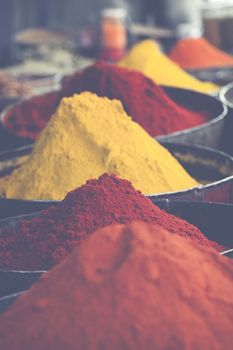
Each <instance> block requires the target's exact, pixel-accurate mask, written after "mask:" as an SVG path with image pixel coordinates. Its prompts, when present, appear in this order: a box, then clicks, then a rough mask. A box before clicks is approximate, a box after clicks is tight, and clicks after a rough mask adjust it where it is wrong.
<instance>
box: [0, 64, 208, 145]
mask: <svg viewBox="0 0 233 350" xmlns="http://www.w3.org/2000/svg"><path fill="white" fill-rule="evenodd" d="M84 91H90V92H93V93H96V94H97V95H99V96H100V97H108V98H110V99H118V100H120V101H121V102H122V104H123V107H124V109H125V111H126V112H127V114H129V115H130V116H131V117H132V118H133V120H135V121H136V122H137V123H139V124H140V125H141V126H142V127H143V128H144V129H145V130H146V131H147V132H148V133H149V134H150V135H151V136H158V135H163V134H168V133H172V132H175V131H179V130H184V129H187V128H191V127H194V126H198V125H200V124H203V123H205V122H207V121H208V119H209V118H210V115H209V114H208V113H207V112H206V111H205V110H203V112H202V113H200V112H197V111H192V110H188V109H186V108H184V107H182V106H180V105H178V104H177V103H175V102H174V101H173V100H172V99H171V98H170V97H169V96H168V95H167V94H166V93H165V91H164V90H163V89H162V88H161V87H160V86H159V85H156V84H155V83H154V82H153V81H152V80H151V79H149V78H147V77H146V76H144V75H143V74H142V73H139V72H137V71H131V70H128V69H126V68H122V67H118V66H115V65H110V64H107V63H103V62H98V63H96V64H95V65H93V66H90V67H88V68H86V69H85V70H84V71H83V72H82V73H80V72H77V73H76V74H74V75H73V76H69V77H65V78H64V79H63V82H62V90H61V91H60V92H55V93H51V94H47V95H44V96H38V97H36V98H33V99H32V100H31V101H30V100H29V101H25V102H23V103H22V104H21V105H19V106H17V107H15V108H14V109H13V110H11V111H10V112H8V113H7V114H6V117H5V120H4V124H5V126H6V127H7V129H8V130H9V131H11V132H12V133H14V134H16V135H18V136H21V137H27V138H31V139H37V138H38V136H39V133H40V131H41V130H42V129H43V128H44V127H45V125H46V123H47V122H48V120H49V119H50V117H51V116H52V114H53V113H54V112H55V110H56V108H57V106H58V104H59V102H60V100H61V99H62V98H63V97H69V96H72V95H74V94H75V93H81V92H84Z"/></svg>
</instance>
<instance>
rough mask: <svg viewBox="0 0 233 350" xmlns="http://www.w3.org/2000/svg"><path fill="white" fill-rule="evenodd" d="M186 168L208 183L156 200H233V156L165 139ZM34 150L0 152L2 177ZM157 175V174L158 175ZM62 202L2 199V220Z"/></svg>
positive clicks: (0, 200)
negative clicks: (169, 141)
mask: <svg viewBox="0 0 233 350" xmlns="http://www.w3.org/2000/svg"><path fill="white" fill-rule="evenodd" d="M163 146H164V147H166V148H167V149H168V150H169V151H170V152H171V153H172V154H173V155H174V157H175V158H176V159H177V160H178V161H179V162H180V163H181V164H182V165H183V167H184V168H185V169H186V170H187V171H188V173H190V174H191V175H192V176H193V177H194V178H196V179H197V180H198V181H199V182H203V180H204V182H205V183H208V184H207V185H200V186H198V187H195V188H193V189H188V190H184V191H179V192H169V193H162V194H151V195H148V197H149V198H150V199H152V200H154V199H164V198H169V199H173V200H189V201H204V202H220V203H233V158H232V157H231V156H229V155H227V154H225V153H223V152H220V151H216V150H213V149H209V148H204V147H196V146H189V145H182V144H172V143H167V142H164V143H163ZM31 150H32V146H25V147H22V148H19V149H16V150H12V151H7V152H2V153H0V177H3V176H7V175H9V174H10V173H11V172H12V171H13V170H14V169H15V168H17V167H18V166H20V165H21V164H22V163H23V162H24V161H25V157H27V156H28V155H29V154H30V152H31ZM155 176H156V174H155ZM56 203H58V201H49V200H47V201H44V200H21V199H19V198H16V199H5V198H1V199H0V219H1V218H6V217H10V216H15V215H22V214H28V213H32V212H35V211H41V210H44V209H47V208H48V207H49V206H51V205H54V204H56Z"/></svg>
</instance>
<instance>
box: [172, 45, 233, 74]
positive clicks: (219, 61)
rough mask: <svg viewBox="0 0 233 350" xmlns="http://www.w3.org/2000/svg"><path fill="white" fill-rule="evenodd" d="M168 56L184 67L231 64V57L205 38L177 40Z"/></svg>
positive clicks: (201, 67) (232, 60)
mask: <svg viewBox="0 0 233 350" xmlns="http://www.w3.org/2000/svg"><path fill="white" fill-rule="evenodd" d="M169 57H170V58H171V59H172V60H173V61H174V62H176V63H177V64H179V65H180V66H181V67H182V68H184V69H192V68H193V69H205V68H206V69H208V68H219V67H224V66H233V57H232V56H230V55H228V54H226V53H225V52H223V51H221V50H219V49H217V48H216V47H215V46H213V45H212V44H210V43H209V42H208V41H207V40H206V39H205V38H188V39H183V40H180V41H178V43H177V44H176V45H175V47H174V48H173V49H172V51H171V52H170V54H169Z"/></svg>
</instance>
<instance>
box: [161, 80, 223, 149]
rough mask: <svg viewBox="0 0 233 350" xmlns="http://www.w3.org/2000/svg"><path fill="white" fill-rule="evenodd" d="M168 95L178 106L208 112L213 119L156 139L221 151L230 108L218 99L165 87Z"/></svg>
mask: <svg viewBox="0 0 233 350" xmlns="http://www.w3.org/2000/svg"><path fill="white" fill-rule="evenodd" d="M164 89H165V91H166V93H167V94H168V95H169V96H170V98H171V99H172V100H174V101H175V102H176V103H177V104H179V105H181V106H183V107H185V108H188V109H191V110H194V111H196V112H202V111H208V113H210V115H212V116H213V117H212V118H211V119H210V120H209V121H208V122H206V123H204V124H202V125H199V126H196V127H193V128H189V129H186V130H182V131H177V132H174V133H171V134H168V135H162V136H158V137H156V139H157V140H158V141H161V142H164V141H166V142H174V143H176V142H178V143H187V144H190V145H198V146H205V147H212V148H217V149H221V148H222V145H223V133H224V123H225V120H226V117H227V115H228V108H227V106H226V105H225V104H223V103H222V102H220V101H219V100H218V99H217V98H215V97H213V96H209V95H205V94H201V93H199V92H195V91H190V90H185V89H179V88H171V87H164Z"/></svg>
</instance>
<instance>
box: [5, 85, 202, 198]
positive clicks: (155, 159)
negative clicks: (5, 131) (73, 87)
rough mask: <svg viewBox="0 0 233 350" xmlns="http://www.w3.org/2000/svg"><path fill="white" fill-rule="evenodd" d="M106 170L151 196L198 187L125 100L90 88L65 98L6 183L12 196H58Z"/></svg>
mask: <svg viewBox="0 0 233 350" xmlns="http://www.w3.org/2000/svg"><path fill="white" fill-rule="evenodd" d="M105 172H107V173H110V174H116V175H119V176H120V177H122V178H125V179H127V180H130V181H131V182H132V184H133V185H134V186H135V187H136V188H137V189H139V190H141V191H142V192H143V193H145V194H153V193H163V192H170V191H172V192H174V191H178V190H183V189H188V188H193V187H195V186H197V185H198V184H197V182H196V181H195V180H194V179H192V178H191V176H190V175H189V174H188V173H187V172H186V171H185V170H184V169H183V168H182V166H181V165H180V164H179V163H178V161H177V160H176V159H175V158H174V157H173V156H172V155H171V154H170V153H169V152H168V151H167V150H166V149H165V148H164V147H162V146H161V145H160V144H159V143H158V142H157V141H155V140H154V139H152V138H151V137H150V136H149V135H148V134H147V133H146V132H145V131H144V130H143V129H142V128H141V127H140V126H139V125H138V124H137V123H135V122H133V121H132V120H131V118H130V117H129V116H128V115H127V114H126V113H125V111H124V109H123V107H122V105H121V103H120V102H119V101H116V100H109V99H107V98H103V97H98V96H96V95H94V94H92V93H89V92H86V93H82V94H80V95H74V96H73V97H70V98H64V99H63V100H62V102H61V104H60V106H59V108H58V110H57V112H56V113H55V115H54V116H53V118H52V119H51V120H50V122H49V123H48V124H47V127H46V128H45V129H44V130H43V132H42V134H41V136H40V138H39V139H38V141H37V142H36V144H35V145H34V149H33V152H32V154H31V155H30V156H29V159H28V160H27V161H26V162H25V163H24V164H23V165H22V166H21V167H20V168H19V169H16V170H15V171H14V172H13V173H12V175H10V176H9V177H8V178H6V179H3V180H1V184H0V187H1V192H2V194H3V195H4V196H5V197H7V198H24V199H55V200H57V199H63V198H64V196H65V195H66V193H67V192H69V191H71V190H73V189H74V188H76V187H78V186H81V185H83V184H84V183H85V182H86V181H87V180H88V179H92V178H97V177H99V176H100V175H102V174H103V173H105Z"/></svg>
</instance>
